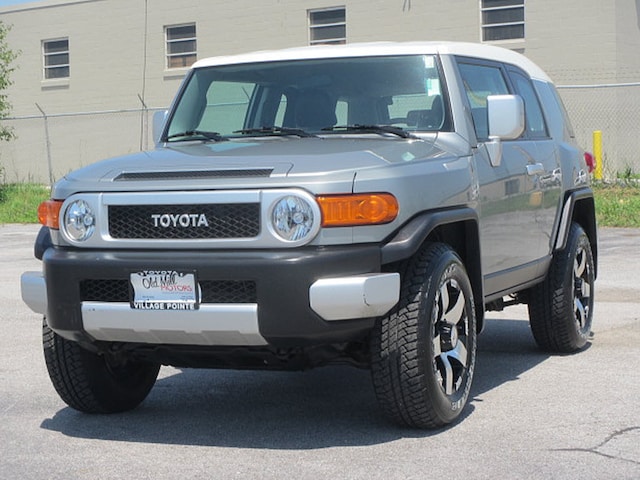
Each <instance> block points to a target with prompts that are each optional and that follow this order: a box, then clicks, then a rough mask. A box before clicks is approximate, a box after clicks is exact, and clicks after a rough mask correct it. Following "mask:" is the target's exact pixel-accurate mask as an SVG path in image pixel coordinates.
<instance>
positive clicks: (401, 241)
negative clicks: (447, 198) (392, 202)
mask: <svg viewBox="0 0 640 480" xmlns="http://www.w3.org/2000/svg"><path fill="white" fill-rule="evenodd" d="M431 236H432V237H433V238H434V240H437V241H443V242H445V243H448V244H450V245H451V246H452V247H453V248H454V249H455V251H456V252H457V253H458V255H459V256H460V257H461V259H462V261H463V263H464V265H465V269H466V270H467V274H468V275H469V280H470V281H471V286H472V289H473V293H474V297H475V304H476V316H477V320H478V329H479V331H480V330H481V329H482V327H483V324H484V279H483V275H482V265H481V257H480V229H479V220H478V213H477V212H476V211H475V210H474V209H472V208H470V207H458V208H450V209H442V210H436V211H429V212H423V213H421V214H418V215H416V216H415V217H413V218H412V219H411V220H409V221H408V222H407V223H405V224H404V225H403V226H402V227H401V228H400V229H399V230H397V231H396V232H395V233H394V234H393V235H392V236H391V237H390V238H389V240H388V242H387V243H385V244H384V245H383V246H382V248H381V262H382V264H383V265H387V264H391V263H395V262H400V261H403V260H407V259H409V258H411V257H412V256H413V255H414V254H415V253H416V252H417V251H418V250H419V249H420V247H421V246H422V245H423V244H424V242H425V241H426V240H427V239H429V237H431Z"/></svg>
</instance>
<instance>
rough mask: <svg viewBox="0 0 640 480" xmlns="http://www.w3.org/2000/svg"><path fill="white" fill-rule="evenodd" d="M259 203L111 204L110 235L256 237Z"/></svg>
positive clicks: (175, 238) (185, 238) (203, 237)
mask: <svg viewBox="0 0 640 480" xmlns="http://www.w3.org/2000/svg"><path fill="white" fill-rule="evenodd" d="M259 233H260V204H258V203H231V204H209V205H110V206H109V234H110V235H111V237H112V238H116V239H167V240H194V239H228V238H253V237H256V236H257V235H258V234H259Z"/></svg>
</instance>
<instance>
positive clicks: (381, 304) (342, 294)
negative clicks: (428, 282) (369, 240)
mask: <svg viewBox="0 0 640 480" xmlns="http://www.w3.org/2000/svg"><path fill="white" fill-rule="evenodd" d="M399 298H400V275H399V274H397V273H379V274H376V273H372V274H366V275H356V276H352V277H340V278H322V279H320V280H318V281H316V282H315V283H314V284H313V285H311V287H310V288H309V302H310V304H311V308H312V309H313V311H314V312H316V313H317V314H318V315H320V316H321V317H322V318H324V319H325V320H329V321H334V320H348V319H353V318H369V317H379V316H380V315H384V314H385V313H387V312H388V311H389V310H390V309H391V307H393V306H394V305H395V304H396V303H398V299H399Z"/></svg>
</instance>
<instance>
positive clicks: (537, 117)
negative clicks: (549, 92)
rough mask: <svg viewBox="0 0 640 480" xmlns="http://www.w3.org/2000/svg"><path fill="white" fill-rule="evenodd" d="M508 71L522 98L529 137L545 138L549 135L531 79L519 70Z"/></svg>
mask: <svg viewBox="0 0 640 480" xmlns="http://www.w3.org/2000/svg"><path fill="white" fill-rule="evenodd" d="M509 73H510V75H511V79H512V80H513V83H514V85H515V87H516V90H517V92H518V93H519V94H520V96H521V97H522V100H524V112H525V119H526V124H527V127H526V128H527V133H528V136H529V138H547V137H548V136H549V135H548V134H547V127H546V125H545V122H544V115H543V113H542V107H541V106H540V100H539V99H538V96H537V95H536V92H535V90H534V89H533V85H531V81H530V80H529V78H527V77H526V76H525V75H524V74H523V73H521V72H518V71H514V70H511V71H510V72H509Z"/></svg>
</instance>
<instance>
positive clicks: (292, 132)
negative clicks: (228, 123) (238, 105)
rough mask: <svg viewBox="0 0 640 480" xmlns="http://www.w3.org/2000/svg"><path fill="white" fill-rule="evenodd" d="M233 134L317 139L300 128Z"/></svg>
mask: <svg viewBox="0 0 640 480" xmlns="http://www.w3.org/2000/svg"><path fill="white" fill-rule="evenodd" d="M233 133H241V134H243V135H253V134H257V135H295V136H296V137H317V135H314V134H313V133H309V132H305V131H304V130H302V129H301V128H289V127H260V128H243V129H242V130H236V131H234V132H233Z"/></svg>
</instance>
